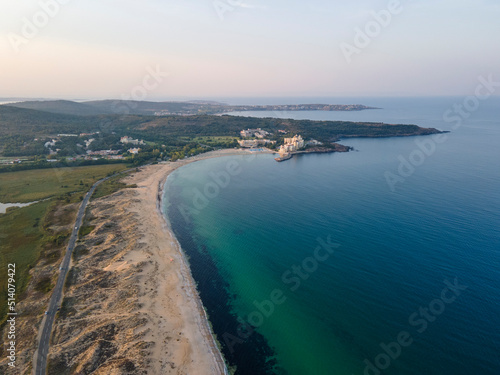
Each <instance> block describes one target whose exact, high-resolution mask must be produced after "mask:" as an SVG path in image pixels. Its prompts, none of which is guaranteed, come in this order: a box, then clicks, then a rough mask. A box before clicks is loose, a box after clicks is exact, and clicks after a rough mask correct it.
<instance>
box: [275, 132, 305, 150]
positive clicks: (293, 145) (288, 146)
mask: <svg viewBox="0 0 500 375" xmlns="http://www.w3.org/2000/svg"><path fill="white" fill-rule="evenodd" d="M284 141H285V144H284V145H282V146H281V147H280V149H279V153H280V154H286V153H289V152H294V151H297V150H300V149H301V148H303V147H304V140H303V139H302V137H301V136H300V135H295V137H293V138H285V140H284Z"/></svg>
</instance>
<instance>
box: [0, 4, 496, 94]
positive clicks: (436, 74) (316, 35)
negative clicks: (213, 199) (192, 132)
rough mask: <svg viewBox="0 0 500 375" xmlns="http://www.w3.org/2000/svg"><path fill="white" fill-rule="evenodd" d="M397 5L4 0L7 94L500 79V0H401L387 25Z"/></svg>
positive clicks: (397, 87) (2, 84) (340, 87)
mask: <svg viewBox="0 0 500 375" xmlns="http://www.w3.org/2000/svg"><path fill="white" fill-rule="evenodd" d="M390 3H395V4H397V3H398V1H397V0H392V1H378V0H374V1H366V0H359V1H358V0H356V1H336V0H328V1H327V0H307V1H306V0H303V1H297V0H268V1H264V0H215V1H214V0H85V1H84V0H69V1H68V0H23V1H19V0H0V4H1V12H0V98H2V97H3V98H6V97H47V98H65V99H77V98H82V99H83V98H120V97H123V96H127V95H130V94H131V93H136V94H137V93H141V95H144V97H143V99H146V100H159V99H162V100H166V99H169V98H172V99H173V98H179V97H186V98H198V99H204V98H211V97H274V96H276V97H283V96H295V97H308V96H310V97H318V96H341V97H346V96H353V97H355V96H398V95H404V96H430V95H432V96H435V95H469V94H472V93H473V92H474V88H475V87H476V85H477V80H478V77H479V76H488V75H490V74H493V76H494V77H496V79H497V80H498V81H500V47H499V46H500V21H499V20H500V1H498V0H413V1H412V0H407V1H405V0H401V1H400V2H399V6H398V7H397V6H395V7H393V8H391V9H396V10H397V11H394V13H393V14H391V19H390V20H389V21H388V22H386V24H384V25H380V22H381V21H376V20H375V18H374V16H373V13H372V12H381V11H383V12H385V14H387V12H388V11H387V9H388V8H389V4H390ZM41 4H50V6H48V5H47V6H42V5H41ZM231 4H232V5H231ZM44 9H45V10H44ZM377 22H378V23H377ZM33 25H34V26H33ZM37 25H38V26H37ZM370 27H371V29H370ZM367 28H368V30H371V31H370V33H371V34H372V36H368V38H369V39H368V42H366V41H365V45H361V44H359V43H358V44H356V43H355V36H356V34H357V32H356V30H367ZM347 45H349V46H351V47H353V48H355V49H357V50H356V53H352V54H351V55H350V62H349V61H348V60H349V59H346V55H345V53H344V52H343V50H342V48H341V46H344V47H343V48H344V49H345V46H347ZM16 49H17V51H16ZM351 51H353V50H352V49H351ZM148 67H149V70H151V69H153V70H158V69H159V70H160V71H161V72H163V73H165V74H163V73H162V74H161V75H160V78H159V80H158V81H152V80H151V78H145V77H147V76H148V75H149V74H150V73H148ZM166 73H168V76H167V74H166ZM144 79H146V86H147V87H146V88H147V90H146V89H141V88H140V87H145V86H144V84H143V81H144ZM138 87H139V89H138ZM144 93H145V94H144Z"/></svg>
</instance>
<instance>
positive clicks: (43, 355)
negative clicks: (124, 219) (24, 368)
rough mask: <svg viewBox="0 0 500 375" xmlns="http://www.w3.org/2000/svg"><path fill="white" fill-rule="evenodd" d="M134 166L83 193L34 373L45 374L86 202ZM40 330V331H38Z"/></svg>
mask: <svg viewBox="0 0 500 375" xmlns="http://www.w3.org/2000/svg"><path fill="white" fill-rule="evenodd" d="M134 169H136V168H131V169H127V170H125V171H123V172H119V173H116V174H114V175H112V176H108V177H105V178H103V179H101V180H99V181H97V182H96V183H95V184H94V185H92V187H91V188H90V190H89V191H88V192H87V194H85V197H84V198H83V201H82V204H81V205H80V209H79V210H78V215H77V217H76V222H75V225H74V227H73V231H72V232H71V237H70V239H69V243H68V247H67V249H66V255H65V256H64V259H63V261H62V263H61V266H60V267H61V268H62V269H61V272H60V274H59V277H58V279H57V283H56V286H55V288H54V290H53V291H52V296H51V297H50V302H49V306H48V308H47V310H46V313H45V316H44V319H43V320H42V324H41V326H40V331H39V334H40V335H39V342H38V349H37V351H36V352H35V356H36V359H35V361H34V362H35V363H34V371H33V374H35V375H45V373H46V369H47V355H48V353H49V345H50V336H51V333H52V326H53V324H54V319H55V316H56V312H57V310H58V308H59V306H60V304H61V297H62V292H63V288H64V281H65V280H66V276H67V274H68V271H69V263H70V261H71V255H72V253H73V249H74V248H75V243H76V240H77V239H78V231H79V230H80V227H81V225H82V222H83V217H84V216H85V210H86V208H87V204H88V203H89V200H90V197H91V196H92V194H93V193H94V191H95V189H96V188H97V186H99V185H100V184H101V183H103V182H104V181H107V180H109V179H110V178H112V177H114V176H117V175H119V174H123V173H127V172H130V171H132V170H134ZM40 332H41V333H40Z"/></svg>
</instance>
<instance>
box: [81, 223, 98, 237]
mask: <svg viewBox="0 0 500 375" xmlns="http://www.w3.org/2000/svg"><path fill="white" fill-rule="evenodd" d="M94 229H95V226H93V225H84V226H81V227H80V231H79V232H78V236H79V237H80V238H81V237H85V236H86V235H87V234H90V233H92V231H93V230H94Z"/></svg>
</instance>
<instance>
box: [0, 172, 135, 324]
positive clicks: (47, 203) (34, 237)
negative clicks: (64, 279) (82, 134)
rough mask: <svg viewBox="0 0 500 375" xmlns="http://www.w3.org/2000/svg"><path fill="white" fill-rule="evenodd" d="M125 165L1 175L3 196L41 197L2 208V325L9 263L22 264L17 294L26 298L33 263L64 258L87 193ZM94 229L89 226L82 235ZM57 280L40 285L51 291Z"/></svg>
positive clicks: (39, 288) (1, 198)
mask: <svg viewBox="0 0 500 375" xmlns="http://www.w3.org/2000/svg"><path fill="white" fill-rule="evenodd" d="M125 168H126V166H125V165H122V164H120V165H99V166H91V167H79V168H59V169H58V168H54V169H50V170H46V169H41V170H31V171H22V172H15V173H4V174H2V175H1V178H0V202H20V203H22V202H31V201H35V200H39V201H40V202H38V203H34V204H32V205H30V206H27V207H23V208H11V209H9V210H8V211H7V213H5V214H0V270H1V272H0V326H1V325H2V323H3V322H5V319H6V315H5V313H6V308H7V303H6V300H7V294H6V292H7V265H8V264H9V263H15V264H16V277H15V279H16V295H17V298H18V299H20V298H23V292H24V291H25V290H26V288H27V286H28V283H29V281H30V273H29V271H30V269H31V268H33V267H34V266H35V265H36V264H37V262H39V261H40V260H43V262H44V263H45V264H53V263H55V262H57V261H58V260H59V259H60V258H61V256H62V254H63V250H64V247H65V246H66V244H67V241H68V239H69V236H70V234H71V229H72V227H73V222H74V220H75V218H76V211H77V210H78V207H79V204H80V201H81V199H82V198H83V195H84V193H85V192H86V191H88V190H89V188H90V186H91V185H92V184H93V183H94V182H95V181H97V180H99V179H101V178H103V177H106V176H108V175H111V174H113V173H115V172H117V171H122V170H124V169H125ZM112 180H114V178H112ZM114 188H115V189H116V186H115V187H114ZM102 193H103V194H105V193H106V192H102ZM53 228H58V229H57V230H54V229H53ZM92 229H93V228H92V227H83V228H82V235H86V234H88V233H89V232H90V231H91V230H92ZM52 284H53V283H52V281H50V279H49V280H46V279H41V280H37V281H36V285H35V286H34V287H35V290H37V291H39V292H43V293H46V292H48V291H49V290H51V288H52Z"/></svg>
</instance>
